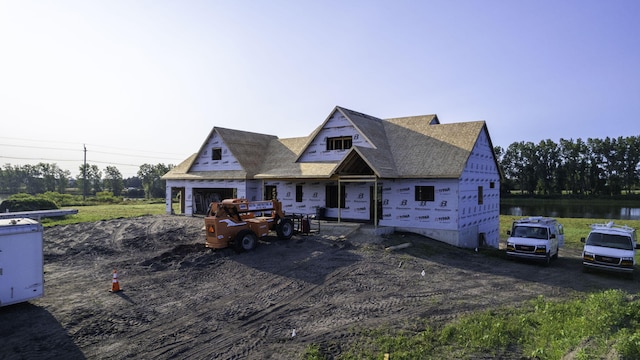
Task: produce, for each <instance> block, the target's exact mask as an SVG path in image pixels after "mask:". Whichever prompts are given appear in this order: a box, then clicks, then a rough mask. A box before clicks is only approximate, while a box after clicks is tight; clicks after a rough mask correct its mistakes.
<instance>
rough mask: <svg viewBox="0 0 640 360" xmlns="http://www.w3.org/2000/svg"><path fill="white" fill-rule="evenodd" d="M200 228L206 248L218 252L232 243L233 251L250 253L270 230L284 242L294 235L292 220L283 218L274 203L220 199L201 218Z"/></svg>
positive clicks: (280, 204) (275, 202)
mask: <svg viewBox="0 0 640 360" xmlns="http://www.w3.org/2000/svg"><path fill="white" fill-rule="evenodd" d="M256 214H257V215H260V216H256ZM204 225H205V229H206V233H207V243H206V246H207V247H209V248H213V249H222V248H226V247H228V246H229V245H230V244H233V248H234V250H235V251H237V252H242V251H249V250H253V249H254V248H255V247H256V245H257V244H258V238H261V237H263V236H266V235H267V234H268V233H269V231H271V230H275V231H276V234H277V235H278V238H280V239H285V240H289V239H291V237H292V236H293V232H294V226H293V220H292V219H291V218H290V217H287V216H285V215H284V212H283V211H282V203H280V201H278V200H267V201H248V200H247V199H224V200H222V201H221V202H218V203H216V202H213V203H211V205H210V207H209V212H208V213H207V216H205V218H204Z"/></svg>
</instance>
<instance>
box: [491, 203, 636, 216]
mask: <svg viewBox="0 0 640 360" xmlns="http://www.w3.org/2000/svg"><path fill="white" fill-rule="evenodd" d="M500 215H514V216H550V217H565V218H594V219H610V220H640V203H639V204H638V206H637V207H633V206H631V207H629V206H617V205H615V204H606V205H605V204H590V203H589V202H587V201H585V202H584V203H583V204H582V203H581V204H566V203H561V202H557V201H545V202H544V203H540V202H536V203H535V204H527V203H526V202H523V204H519V205H511V204H509V205H506V204H500Z"/></svg>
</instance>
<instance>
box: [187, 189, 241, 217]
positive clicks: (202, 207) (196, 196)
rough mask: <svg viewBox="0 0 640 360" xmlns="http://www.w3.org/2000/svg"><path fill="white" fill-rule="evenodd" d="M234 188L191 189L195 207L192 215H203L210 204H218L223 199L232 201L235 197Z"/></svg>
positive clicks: (235, 191)
mask: <svg viewBox="0 0 640 360" xmlns="http://www.w3.org/2000/svg"><path fill="white" fill-rule="evenodd" d="M237 193H238V192H237V190H236V189H235V188H231V189H229V188H224V189H222V188H213V189H199V188H194V189H193V201H194V203H195V204H194V205H195V209H194V210H195V211H194V214H199V215H204V214H206V213H207V211H208V210H209V205H210V204H211V203H212V202H219V201H222V200H223V199H233V198H236V197H237Z"/></svg>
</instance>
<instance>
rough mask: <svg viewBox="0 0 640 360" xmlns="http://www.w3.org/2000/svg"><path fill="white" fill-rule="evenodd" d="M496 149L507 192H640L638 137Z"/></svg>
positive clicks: (503, 187)
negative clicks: (639, 190)
mask: <svg viewBox="0 0 640 360" xmlns="http://www.w3.org/2000/svg"><path fill="white" fill-rule="evenodd" d="M494 151H495V153H496V156H497V157H498V162H499V164H500V166H501V167H502V171H503V175H504V180H503V183H502V185H501V187H502V189H503V190H504V191H505V192H511V191H512V190H520V191H522V193H524V194H528V195H560V194H569V195H576V196H584V195H587V196H591V195H597V196H600V195H604V196H615V195H620V194H631V193H632V192H633V191H634V190H637V189H639V188H640V176H639V174H640V167H639V166H640V136H627V137H622V136H620V137H617V138H609V137H606V138H605V139H592V138H589V139H587V141H583V140H582V139H580V138H578V139H577V140H573V139H569V140H567V139H560V142H559V143H555V142H554V141H552V140H543V141H540V142H539V143H538V144H534V143H533V142H524V141H521V142H514V143H512V144H511V145H509V147H507V149H503V148H501V147H499V146H497V147H495V148H494Z"/></svg>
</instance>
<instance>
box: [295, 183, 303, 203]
mask: <svg viewBox="0 0 640 360" xmlns="http://www.w3.org/2000/svg"><path fill="white" fill-rule="evenodd" d="M296 202H302V185H296Z"/></svg>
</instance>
